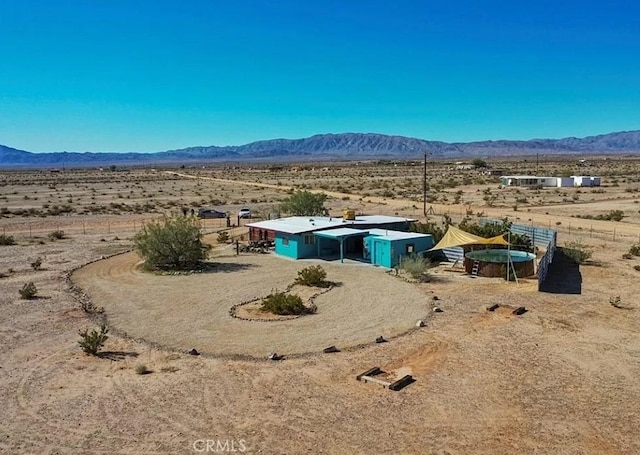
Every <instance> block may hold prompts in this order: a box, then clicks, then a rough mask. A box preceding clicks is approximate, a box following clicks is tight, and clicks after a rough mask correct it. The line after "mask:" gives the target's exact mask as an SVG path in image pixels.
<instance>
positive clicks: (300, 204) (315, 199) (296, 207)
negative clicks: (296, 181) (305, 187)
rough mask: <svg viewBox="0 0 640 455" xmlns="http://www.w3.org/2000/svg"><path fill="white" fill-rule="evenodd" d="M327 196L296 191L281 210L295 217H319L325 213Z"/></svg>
mask: <svg viewBox="0 0 640 455" xmlns="http://www.w3.org/2000/svg"><path fill="white" fill-rule="evenodd" d="M326 200H327V195H326V194H323V193H318V194H315V193H311V192H310V191H296V192H295V193H293V194H292V195H291V196H290V197H288V198H287V199H285V200H284V201H283V202H282V204H281V206H280V208H281V210H282V211H283V212H287V213H290V214H291V215H294V216H317V215H323V214H324V213H325V208H324V203H325V201H326Z"/></svg>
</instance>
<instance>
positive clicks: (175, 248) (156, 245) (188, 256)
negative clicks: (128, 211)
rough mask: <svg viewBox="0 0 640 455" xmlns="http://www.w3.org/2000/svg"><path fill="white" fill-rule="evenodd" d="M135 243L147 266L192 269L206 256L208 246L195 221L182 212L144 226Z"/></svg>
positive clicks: (135, 238) (152, 267)
mask: <svg viewBox="0 0 640 455" xmlns="http://www.w3.org/2000/svg"><path fill="white" fill-rule="evenodd" d="M134 244H135V249H136V251H137V252H138V253H139V254H140V256H142V258H143V259H144V261H145V266H146V267H147V268H149V269H169V270H187V269H192V268H194V267H196V266H197V265H198V264H199V263H200V262H201V261H202V260H204V259H206V257H207V253H208V248H209V247H208V245H206V244H204V243H203V242H202V234H201V232H200V226H199V224H198V220H197V219H196V218H193V217H189V216H181V215H177V216H174V217H165V218H164V219H162V220H161V221H157V222H152V223H149V224H147V225H145V226H144V227H143V228H142V230H141V231H140V232H138V233H137V234H136V235H135V237H134Z"/></svg>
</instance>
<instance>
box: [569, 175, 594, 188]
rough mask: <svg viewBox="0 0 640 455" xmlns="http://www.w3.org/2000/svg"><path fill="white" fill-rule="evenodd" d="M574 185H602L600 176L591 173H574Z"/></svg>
mask: <svg viewBox="0 0 640 455" xmlns="http://www.w3.org/2000/svg"><path fill="white" fill-rule="evenodd" d="M571 178H572V179H573V185H574V186H600V177H593V176H590V175H572V176H571Z"/></svg>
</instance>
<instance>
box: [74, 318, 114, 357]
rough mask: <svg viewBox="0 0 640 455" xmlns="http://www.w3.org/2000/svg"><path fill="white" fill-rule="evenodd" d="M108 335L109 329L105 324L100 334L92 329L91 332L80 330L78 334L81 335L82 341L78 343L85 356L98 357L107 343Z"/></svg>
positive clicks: (101, 327)
mask: <svg viewBox="0 0 640 455" xmlns="http://www.w3.org/2000/svg"><path fill="white" fill-rule="evenodd" d="M107 333H109V329H108V328H107V326H106V325H104V324H102V325H101V326H100V331H99V332H98V331H97V330H95V329H92V330H91V331H89V330H88V329H84V330H80V331H79V332H78V334H79V335H80V341H78V344H79V345H80V347H81V348H82V350H83V351H84V353H85V354H89V355H98V352H99V351H100V349H101V348H102V346H104V343H105V341H107V339H108V338H109V337H108V336H107Z"/></svg>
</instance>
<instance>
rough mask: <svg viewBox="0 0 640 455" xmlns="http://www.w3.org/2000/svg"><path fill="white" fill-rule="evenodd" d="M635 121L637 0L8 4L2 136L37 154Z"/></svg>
mask: <svg viewBox="0 0 640 455" xmlns="http://www.w3.org/2000/svg"><path fill="white" fill-rule="evenodd" d="M632 129H640V4H639V3H638V2H636V1H632V0H629V1H616V0H611V1H609V2H588V1H580V2H578V1H562V0H557V1H548V0H538V1H513V0H510V1H509V0H504V1H469V0H460V1H457V2H447V1H430V0H423V1H408V0H407V1H402V0H395V1H389V0H384V1H382V0H327V1H321V0H315V1H304V0H255V1H243V0H229V1H222V0H220V1H218V0H184V1H178V0H176V1H163V0H153V1H151V0H66V1H65V0H57V1H46V0H41V1H36V0H0V144H4V145H9V146H12V147H16V148H20V149H24V150H29V151H63V150H67V151H142V152H146V151H160V150H167V149H173V148H180V147H187V146H195V145H234V144H243V143H248V142H252V141H255V140H261V139H271V138H280V137H285V138H299V137H306V136H310V135H313V134H318V133H328V132H332V133H341V132H376V133H385V134H398V135H406V136H413V137H420V138H424V139H432V140H443V141H451V142H454V141H471V140H486V139H530V138H538V137H566V136H587V135H593V134H601V133H607V132H611V131H621V130H632Z"/></svg>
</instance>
